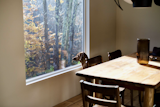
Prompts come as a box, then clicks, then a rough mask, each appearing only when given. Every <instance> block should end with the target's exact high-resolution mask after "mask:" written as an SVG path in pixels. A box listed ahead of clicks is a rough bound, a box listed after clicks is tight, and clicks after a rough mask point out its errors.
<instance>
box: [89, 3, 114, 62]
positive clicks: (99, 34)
mask: <svg viewBox="0 0 160 107" xmlns="http://www.w3.org/2000/svg"><path fill="white" fill-rule="evenodd" d="M90 8H91V13H90V17H91V20H90V22H91V23H90V28H91V31H90V41H91V44H90V45H91V47H90V48H91V57H93V56H96V55H102V57H103V61H107V60H108V56H107V52H111V51H114V50H115V47H116V45H115V42H116V41H115V39H116V22H115V20H116V4H115V3H114V1H113V0H91V4H90Z"/></svg>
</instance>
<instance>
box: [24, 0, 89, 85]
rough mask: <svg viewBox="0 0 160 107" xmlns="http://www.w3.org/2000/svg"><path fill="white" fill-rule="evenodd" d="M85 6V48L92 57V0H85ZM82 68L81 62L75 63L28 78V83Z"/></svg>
mask: <svg viewBox="0 0 160 107" xmlns="http://www.w3.org/2000/svg"><path fill="white" fill-rule="evenodd" d="M83 3H84V4H83V6H84V8H83V9H84V14H83V15H84V17H83V18H84V20H83V21H84V22H83V23H84V25H83V35H84V36H83V45H84V46H83V49H84V52H85V53H86V54H87V55H88V57H90V0H83ZM80 68H82V66H81V64H77V65H73V66H70V67H67V68H65V69H60V70H57V71H56V72H50V73H46V74H43V75H39V76H36V77H33V78H29V79H26V85H30V84H33V83H36V82H39V81H42V80H45V79H48V78H51V77H55V76H58V75H61V74H64V73H67V72H70V71H73V70H78V69H80Z"/></svg>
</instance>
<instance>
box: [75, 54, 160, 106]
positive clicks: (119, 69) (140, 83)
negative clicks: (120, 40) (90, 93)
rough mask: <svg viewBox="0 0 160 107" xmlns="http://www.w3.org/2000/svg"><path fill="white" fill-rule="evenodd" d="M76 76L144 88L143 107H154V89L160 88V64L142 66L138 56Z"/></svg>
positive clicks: (150, 62) (156, 62)
mask: <svg viewBox="0 0 160 107" xmlns="http://www.w3.org/2000/svg"><path fill="white" fill-rule="evenodd" d="M76 75H77V76H82V77H85V78H89V79H97V80H102V81H106V82H108V83H111V84H117V85H119V86H123V87H126V88H128V87H130V88H131V87H137V89H139V87H140V88H144V104H143V106H144V107H153V104H154V89H157V88H158V87H159V86H160V62H158V61H149V63H148V64H147V65H141V64H139V63H137V58H136V55H135V54H131V55H126V56H122V57H119V58H116V59H114V60H111V61H107V62H104V63H101V64H99V65H96V66H93V67H89V68H87V69H83V70H81V71H78V72H76ZM134 89H135V88H134Z"/></svg>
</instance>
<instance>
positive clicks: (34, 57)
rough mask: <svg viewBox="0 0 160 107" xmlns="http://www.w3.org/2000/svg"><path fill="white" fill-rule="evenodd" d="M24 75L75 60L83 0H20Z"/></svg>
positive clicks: (55, 68)
mask: <svg viewBox="0 0 160 107" xmlns="http://www.w3.org/2000/svg"><path fill="white" fill-rule="evenodd" d="M23 19H24V48H25V66H26V79H28V78H31V77H35V76H38V75H41V74H45V73H49V72H52V71H54V72H56V71H58V70H59V69H64V68H66V67H69V66H72V65H75V64H77V63H78V62H74V61H73V60H72V58H73V56H75V55H76V54H77V53H78V52H80V51H83V0H23Z"/></svg>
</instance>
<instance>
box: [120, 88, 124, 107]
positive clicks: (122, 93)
mask: <svg viewBox="0 0 160 107" xmlns="http://www.w3.org/2000/svg"><path fill="white" fill-rule="evenodd" d="M121 97H122V105H124V91H123V92H121Z"/></svg>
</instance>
